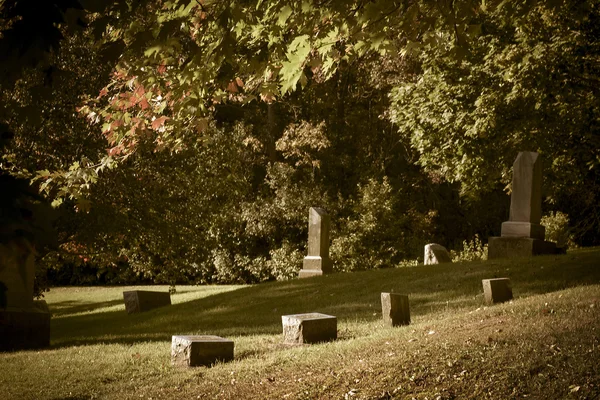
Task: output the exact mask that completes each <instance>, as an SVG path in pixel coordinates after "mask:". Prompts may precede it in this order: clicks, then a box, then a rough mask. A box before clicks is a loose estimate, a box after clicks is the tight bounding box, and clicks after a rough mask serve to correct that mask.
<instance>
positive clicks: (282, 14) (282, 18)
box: [277, 5, 293, 27]
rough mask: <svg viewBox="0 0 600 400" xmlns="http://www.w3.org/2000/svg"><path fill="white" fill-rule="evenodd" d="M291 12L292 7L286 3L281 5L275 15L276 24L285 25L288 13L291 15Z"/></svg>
mask: <svg viewBox="0 0 600 400" xmlns="http://www.w3.org/2000/svg"><path fill="white" fill-rule="evenodd" d="M292 12H293V10H292V7H290V6H287V5H286V6H283V7H282V8H281V10H280V11H279V14H278V15H277V25H279V26H281V27H283V26H285V23H286V22H287V20H288V18H289V17H290V15H292Z"/></svg>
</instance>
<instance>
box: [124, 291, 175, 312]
mask: <svg viewBox="0 0 600 400" xmlns="http://www.w3.org/2000/svg"><path fill="white" fill-rule="evenodd" d="M123 300H124V301H125V310H126V311H127V314H132V313H139V312H144V311H149V310H152V309H154V308H158V307H164V306H170V305H171V295H170V294H169V292H153V291H149V290H131V291H126V292H123Z"/></svg>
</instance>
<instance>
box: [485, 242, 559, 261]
mask: <svg viewBox="0 0 600 400" xmlns="http://www.w3.org/2000/svg"><path fill="white" fill-rule="evenodd" d="M556 253H557V250H556V244H555V243H553V242H547V241H545V240H539V239H532V238H519V237H504V236H502V237H498V236H496V237H490V238H489V239H488V259H490V260H491V259H495V258H519V257H531V256H538V255H543V254H556Z"/></svg>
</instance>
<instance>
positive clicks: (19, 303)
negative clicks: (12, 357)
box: [0, 238, 50, 351]
mask: <svg viewBox="0 0 600 400" xmlns="http://www.w3.org/2000/svg"><path fill="white" fill-rule="evenodd" d="M34 276H35V250H34V249H33V247H32V246H31V244H30V243H29V241H28V240H27V239H23V238H19V239H15V240H14V241H12V242H11V243H8V244H0V282H2V284H3V285H4V296H5V300H6V307H5V308H2V309H0V351H7V350H24V349H36V348H41V347H46V346H49V345H50V312H48V309H47V306H46V307H45V308H44V307H39V306H40V305H41V302H34V300H33V281H34ZM44 305H45V302H44Z"/></svg>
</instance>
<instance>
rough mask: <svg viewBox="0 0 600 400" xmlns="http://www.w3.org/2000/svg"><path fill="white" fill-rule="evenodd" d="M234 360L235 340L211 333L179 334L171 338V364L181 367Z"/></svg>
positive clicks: (208, 364)
mask: <svg viewBox="0 0 600 400" xmlns="http://www.w3.org/2000/svg"><path fill="white" fill-rule="evenodd" d="M231 360H233V341H232V340H229V339H224V338H222V337H219V336H211V335H190V336H184V335H178V336H173V337H172V339H171V364H172V365H176V366H181V367H197V366H210V365H212V364H214V363H216V362H217V361H222V362H226V361H231Z"/></svg>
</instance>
